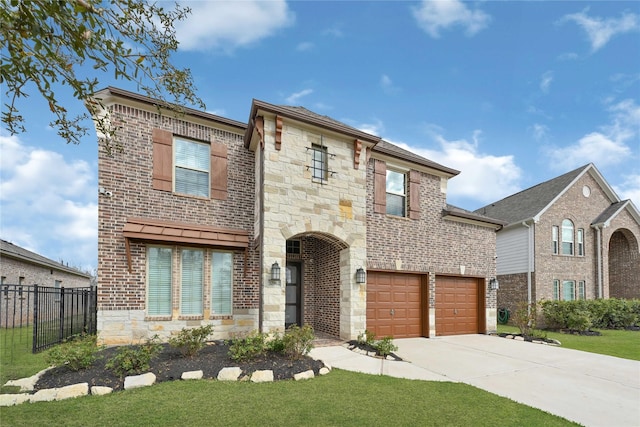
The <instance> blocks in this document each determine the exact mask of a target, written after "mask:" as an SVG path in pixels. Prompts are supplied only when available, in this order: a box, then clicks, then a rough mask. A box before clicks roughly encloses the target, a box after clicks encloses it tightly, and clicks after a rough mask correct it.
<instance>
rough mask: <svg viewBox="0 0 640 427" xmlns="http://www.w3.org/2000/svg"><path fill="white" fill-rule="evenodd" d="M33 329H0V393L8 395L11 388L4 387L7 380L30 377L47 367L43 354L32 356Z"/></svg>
mask: <svg viewBox="0 0 640 427" xmlns="http://www.w3.org/2000/svg"><path fill="white" fill-rule="evenodd" d="M32 342H33V329H32V328H31V327H26V328H13V329H0V392H2V393H9V392H12V390H13V391H16V390H14V388H13V387H4V384H5V383H6V382H7V381H9V380H15V379H19V378H25V377H30V376H31V375H33V374H35V373H37V372H39V371H41V370H43V369H44V368H46V367H47V363H46V362H45V361H44V352H42V353H37V354H32V353H31V346H32Z"/></svg>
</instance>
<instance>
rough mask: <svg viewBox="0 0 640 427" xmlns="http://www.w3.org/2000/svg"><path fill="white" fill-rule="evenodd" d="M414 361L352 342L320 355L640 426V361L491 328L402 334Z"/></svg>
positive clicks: (594, 421) (577, 417) (343, 364)
mask: <svg viewBox="0 0 640 427" xmlns="http://www.w3.org/2000/svg"><path fill="white" fill-rule="evenodd" d="M394 343H395V344H396V345H397V346H398V351H397V352H396V354H397V355H398V356H400V357H402V358H403V359H404V360H405V361H406V362H410V363H406V362H393V361H380V359H375V358H371V357H367V356H362V355H358V354H356V353H354V352H352V351H349V350H347V349H346V348H344V347H326V348H317V349H314V350H313V351H312V356H313V357H315V358H317V359H321V360H323V361H324V362H325V363H327V364H329V365H331V366H334V367H338V368H342V369H347V370H352V371H358V372H366V373H372V374H384V375H391V376H396V377H402V378H411V379H421V380H432V381H433V380H435V381H443V380H444V381H453V382H462V383H466V384H470V385H473V386H475V387H478V388H481V389H483V390H487V391H489V392H491V393H494V394H497V395H500V396H504V397H507V398H509V399H512V400H515V401H517V402H520V403H524V404H526V405H529V406H532V407H535V408H539V409H542V410H544V411H547V412H550V413H552V414H555V415H559V416H561V417H563V418H566V419H569V420H572V421H575V422H578V423H580V424H583V425H585V426H607V427H612V426H619V427H623V426H640V362H638V361H632V360H627V359H620V358H617V357H611V356H603V355H599V354H594V353H587V352H583V351H577V350H570V349H566V348H561V347H553V346H547V345H541V344H533V343H528V342H522V341H515V340H510V339H505V338H498V337H496V336H487V335H461V336H452V337H438V338H429V339H427V338H407V339H396V340H394Z"/></svg>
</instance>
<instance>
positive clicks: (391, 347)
mask: <svg viewBox="0 0 640 427" xmlns="http://www.w3.org/2000/svg"><path fill="white" fill-rule="evenodd" d="M373 346H374V347H375V349H376V351H377V353H378V354H379V355H380V356H382V357H387V356H388V355H390V354H391V353H393V352H394V351H396V350H398V346H397V345H395V344H394V343H393V337H391V336H388V337H384V338H382V339H381V340H379V341H376V342H375V343H374V345H373Z"/></svg>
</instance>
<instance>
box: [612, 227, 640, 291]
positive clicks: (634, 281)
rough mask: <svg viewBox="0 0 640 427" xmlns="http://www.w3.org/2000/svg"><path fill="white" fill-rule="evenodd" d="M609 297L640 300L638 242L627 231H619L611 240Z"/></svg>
mask: <svg viewBox="0 0 640 427" xmlns="http://www.w3.org/2000/svg"><path fill="white" fill-rule="evenodd" d="M609 265H610V267H609V297H611V298H640V256H639V254H638V242H637V240H635V237H634V236H633V234H632V233H631V232H630V231H629V230H627V229H622V230H620V229H619V230H617V231H615V232H614V233H613V234H612V235H611V239H610V240H609Z"/></svg>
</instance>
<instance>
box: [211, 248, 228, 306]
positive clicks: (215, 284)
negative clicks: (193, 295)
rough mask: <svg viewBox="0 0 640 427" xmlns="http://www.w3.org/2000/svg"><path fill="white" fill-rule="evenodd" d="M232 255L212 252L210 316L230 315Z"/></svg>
mask: <svg viewBox="0 0 640 427" xmlns="http://www.w3.org/2000/svg"><path fill="white" fill-rule="evenodd" d="M232 300H233V254H232V253H231V252H213V255H212V260H211V314H216V315H221V314H231V312H232V307H231V303H232Z"/></svg>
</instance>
